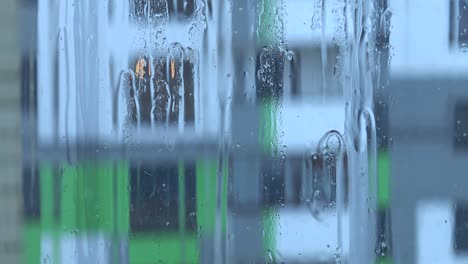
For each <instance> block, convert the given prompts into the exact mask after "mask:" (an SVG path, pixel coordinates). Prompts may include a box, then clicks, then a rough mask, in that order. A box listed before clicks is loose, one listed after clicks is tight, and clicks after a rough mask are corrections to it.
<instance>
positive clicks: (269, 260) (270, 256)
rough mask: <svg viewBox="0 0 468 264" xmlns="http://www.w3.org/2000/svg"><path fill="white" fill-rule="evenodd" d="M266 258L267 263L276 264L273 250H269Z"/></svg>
mask: <svg viewBox="0 0 468 264" xmlns="http://www.w3.org/2000/svg"><path fill="white" fill-rule="evenodd" d="M265 258H266V259H265V262H266V263H275V257H274V256H273V252H271V250H269V249H267V250H266V251H265Z"/></svg>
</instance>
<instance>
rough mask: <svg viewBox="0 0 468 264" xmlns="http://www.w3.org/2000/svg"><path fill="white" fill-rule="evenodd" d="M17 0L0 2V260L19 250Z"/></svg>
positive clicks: (12, 256)
mask: <svg viewBox="0 0 468 264" xmlns="http://www.w3.org/2000/svg"><path fill="white" fill-rule="evenodd" d="M17 8H18V1H15V0H2V1H0V58H1V59H0V146H1V147H0V234H1V235H0V263H19V256H20V250H21V247H20V246H21V243H20V227H21V192H20V191H21V145H20V144H21V137H20V132H21V126H20V122H21V114H20V82H19V80H20V79H19V69H20V67H19V65H20V49H19V41H18V30H17V19H18V17H17Z"/></svg>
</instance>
